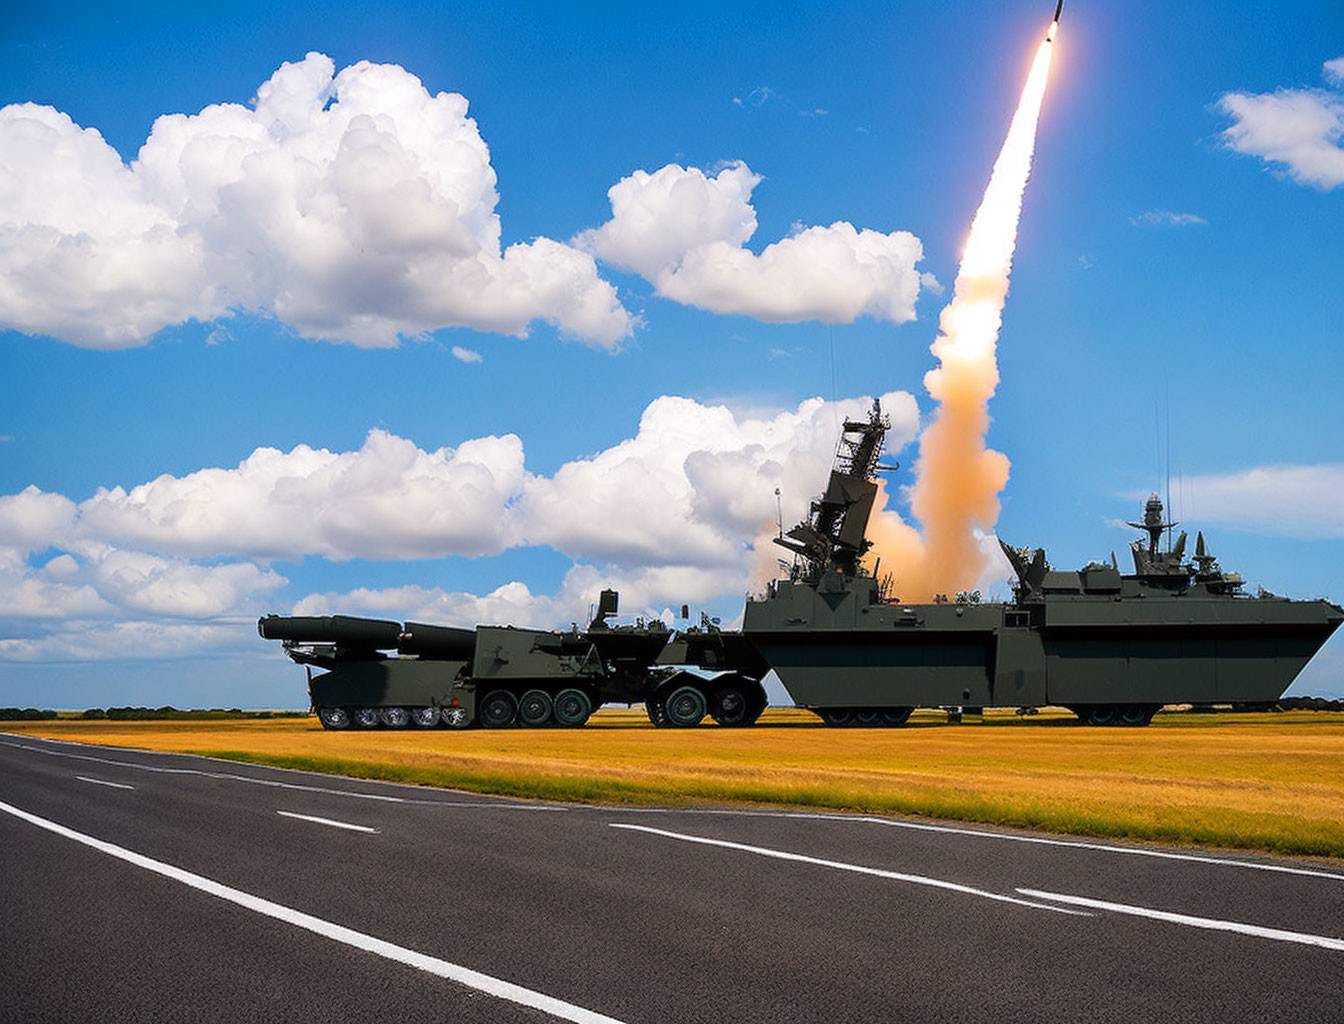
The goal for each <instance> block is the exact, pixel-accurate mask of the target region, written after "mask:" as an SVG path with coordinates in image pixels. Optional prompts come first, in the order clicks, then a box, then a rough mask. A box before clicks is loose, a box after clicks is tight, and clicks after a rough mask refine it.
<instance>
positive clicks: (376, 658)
mask: <svg viewBox="0 0 1344 1024" xmlns="http://www.w3.org/2000/svg"><path fill="white" fill-rule="evenodd" d="M889 427H890V422H889V421H888V420H887V419H886V417H885V416H883V414H882V410H881V407H880V406H879V405H878V403H876V402H874V403H873V408H872V411H871V412H870V414H869V415H868V417H867V419H863V420H852V421H846V422H845V424H844V429H843V431H842V433H841V436H840V440H839V443H838V445H837V449H836V455H835V461H834V465H833V467H832V470H831V475H830V479H829V481H828V483H827V486H826V490H825V492H824V493H823V494H822V495H821V496H820V497H819V498H818V499H817V500H815V501H813V502H812V504H811V507H810V509H809V513H808V516H807V518H805V519H804V520H803V521H802V522H800V523H799V524H798V525H796V526H794V527H793V528H792V529H790V530H789V531H788V532H787V533H784V532H783V531H782V530H781V535H780V536H779V537H778V538H776V540H775V543H777V544H779V545H781V546H782V547H784V548H785V549H787V550H788V551H790V552H791V553H792V554H793V560H792V563H791V564H790V565H787V566H786V568H787V576H786V577H785V578H782V579H777V580H774V581H772V582H771V583H770V584H769V586H768V587H767V589H766V591H765V593H764V594H763V595H760V596H758V597H755V598H752V597H749V598H748V599H747V603H746V609H745V612H744V615H743V626H742V630H741V631H740V632H733V631H726V630H721V629H720V628H719V627H718V624H717V622H715V621H713V620H711V619H708V618H706V617H704V616H702V617H701V622H700V625H698V626H695V627H692V628H689V629H683V630H680V631H679V632H677V633H673V632H672V631H671V630H669V629H668V628H667V626H666V625H664V624H663V623H662V622H661V621H659V620H652V621H648V622H645V621H643V620H636V622H635V623H634V624H633V625H623V626H612V625H610V624H608V622H607V621H606V620H607V618H608V617H609V616H612V615H615V614H616V612H617V604H618V601H617V595H616V594H615V592H614V591H603V593H602V597H601V600H600V602H599V606H598V611H597V614H596V616H595V617H594V618H593V620H592V621H591V622H590V623H589V625H588V627H587V628H586V629H583V630H580V629H579V628H578V626H577V625H575V626H573V627H572V628H571V629H570V630H568V631H547V630H533V629H515V628H513V627H511V626H478V627H477V628H475V629H459V628H454V627H448V626H432V625H426V624H424V623H418V622H407V623H405V624H404V625H402V624H401V623H398V622H391V621H386V620H381V619H362V618H352V617H349V616H340V615H336V616H329V617H318V618H304V617H282V616H276V615H272V616H268V617H266V618H263V619H261V620H260V622H259V623H258V630H259V632H260V633H261V635H262V636H263V637H265V638H267V639H272V640H281V641H283V642H284V645H285V649H286V651H287V653H288V654H289V656H290V657H291V658H292V659H293V660H294V661H296V662H298V663H299V664H302V665H305V666H307V667H308V671H309V687H308V688H309V694H310V696H311V698H312V703H313V707H314V708H315V709H316V710H317V712H318V715H319V717H320V718H321V720H322V724H323V725H325V726H327V727H328V728H332V729H341V728H346V727H348V726H349V725H351V724H352V723H353V724H354V725H356V726H358V727H361V728H372V727H374V726H377V725H382V726H385V727H388V728H405V727H407V726H409V725H414V726H419V727H422V728H428V727H432V726H435V725H438V724H440V723H442V724H445V725H448V726H452V727H458V728H460V727H465V726H469V725H474V724H479V725H482V726H486V727H489V728H499V727H503V726H508V725H515V724H518V725H526V726H541V725H564V726H577V725H582V724H583V723H584V722H586V721H587V720H588V716H589V715H590V714H591V713H592V711H593V710H594V709H595V708H597V707H599V706H600V705H602V704H604V703H609V702H620V703H627V704H629V703H643V704H644V706H645V709H646V710H647V712H648V715H649V718H650V719H651V720H652V721H653V722H654V724H655V725H660V726H679V727H689V726H695V725H698V724H700V722H701V721H702V720H703V719H704V718H705V717H706V716H707V715H708V716H710V717H712V718H713V719H714V720H715V721H717V722H719V723H720V724H721V725H750V724H752V723H754V722H755V721H756V719H757V717H758V716H759V715H760V713H761V711H762V710H763V709H764V707H765V703H766V696H765V690H764V688H763V687H762V685H761V682H760V680H761V679H762V678H764V676H765V675H766V673H767V672H768V671H769V670H771V669H773V670H774V671H775V672H776V673H778V675H779V679H780V681H781V682H782V683H783V685H784V688H785V690H787V691H788V694H789V696H790V697H791V698H792V699H793V701H794V702H795V703H796V704H797V705H799V706H800V707H804V708H808V709H810V710H812V711H814V712H816V714H818V715H819V716H820V717H821V718H822V720H823V721H825V722H826V723H827V724H829V725H837V726H839V725H901V724H903V723H904V722H905V721H906V720H907V719H908V718H909V716H910V713H911V712H912V711H913V709H914V708H916V707H942V708H949V709H952V708H985V707H1016V708H1019V709H1032V708H1037V707H1042V706H1045V705H1054V706H1061V707H1065V708H1068V709H1070V710H1072V711H1073V712H1074V713H1075V714H1077V715H1078V717H1079V718H1081V719H1082V720H1083V721H1084V722H1087V723H1089V724H1092V725H1112V724H1118V725H1147V724H1148V722H1149V721H1151V719H1152V717H1153V714H1154V712H1155V711H1156V710H1157V709H1158V708H1160V707H1161V706H1162V705H1164V704H1175V703H1191V704H1212V703H1231V704H1234V705H1243V706H1267V705H1271V704H1272V703H1273V702H1274V701H1275V700H1277V699H1278V697H1279V696H1280V695H1281V694H1282V693H1283V692H1284V690H1286V689H1287V688H1288V686H1289V684H1290V683H1291V682H1292V681H1293V679H1294V678H1295V677H1296V676H1297V674H1298V673H1299V672H1300V671H1301V670H1302V668H1303V666H1305V665H1306V663H1307V662H1308V661H1309V660H1310V659H1311V657H1312V655H1313V654H1315V653H1316V651H1317V650H1319V649H1320V647H1321V645H1322V644H1324V643H1325V641H1326V640H1327V639H1329V637H1330V635H1331V634H1332V633H1333V632H1334V631H1335V630H1336V629H1337V628H1338V627H1339V625H1340V623H1341V622H1344V609H1341V608H1340V607H1339V606H1338V605H1335V604H1332V603H1331V602H1329V601H1325V600H1315V601H1292V600H1288V599H1286V598H1281V597H1276V596H1274V595H1272V594H1268V593H1265V592H1263V591H1262V592H1261V593H1260V594H1258V595H1257V596H1251V595H1249V594H1246V593H1245V592H1244V590H1243V585H1242V580H1241V577H1240V576H1239V575H1237V574H1236V573H1227V572H1224V571H1223V570H1222V568H1221V567H1220V566H1219V564H1218V561H1217V559H1216V558H1214V557H1213V556H1212V555H1211V554H1210V553H1209V550H1208V547H1207V545H1206V544H1205V541H1204V535H1203V534H1202V533H1200V534H1199V535H1198V536H1197V538H1196V541H1195V550H1194V554H1193V557H1192V560H1191V561H1190V562H1186V561H1184V558H1185V547H1186V541H1187V536H1186V534H1185V533H1182V534H1181V535H1180V537H1179V538H1177V539H1176V540H1175V541H1174V542H1173V541H1172V538H1171V534H1172V531H1173V530H1174V528H1175V527H1176V526H1177V525H1179V524H1176V523H1171V522H1167V521H1165V516H1164V514H1163V507H1162V502H1161V500H1160V499H1159V498H1158V497H1157V496H1156V495H1153V496H1152V497H1150V498H1149V499H1148V502H1147V505H1146V506H1145V509H1144V518H1143V521H1142V522H1137V523H1132V524H1131V525H1132V526H1134V527H1136V528H1138V529H1140V530H1142V531H1143V532H1144V533H1145V534H1146V535H1147V536H1146V539H1144V540H1138V541H1135V542H1134V543H1133V544H1132V545H1131V547H1132V554H1133V559H1134V569H1135V571H1134V573H1133V574H1127V575H1122V574H1121V572H1120V569H1119V566H1118V564H1117V562H1116V559H1115V556H1114V554H1112V556H1111V561H1110V562H1109V563H1100V562H1093V563H1091V564H1089V565H1087V566H1085V567H1084V568H1082V569H1080V570H1077V571H1072V572H1063V571H1058V570H1055V569H1053V568H1051V566H1050V564H1049V562H1048V561H1047V560H1046V557H1045V551H1044V550H1043V549H1039V548H1037V549H1030V548H1020V549H1019V548H1012V547H1009V546H1008V545H1006V544H1002V542H1001V546H1002V548H1003V552H1004V554H1005V556H1006V557H1007V559H1008V561H1009V563H1010V564H1011V566H1012V568H1013V571H1014V573H1015V575H1016V582H1015V584H1014V585H1013V599H1012V600H1011V601H1007V602H1004V603H986V602H982V601H981V600H980V595H979V593H959V594H957V595H956V596H955V598H953V599H948V598H947V597H945V596H940V597H938V598H937V599H935V600H934V601H933V602H932V603H911V602H903V601H901V600H900V599H899V598H898V597H897V596H896V595H895V594H894V593H893V591H894V589H895V588H894V585H893V582H892V580H891V579H890V577H882V576H880V575H879V568H880V567H879V566H878V565H876V564H875V565H873V566H872V568H871V569H869V568H868V566H867V565H866V564H865V561H864V559H865V556H866V555H867V554H868V552H869V549H870V548H871V546H872V544H871V542H870V541H869V540H868V538H867V536H866V533H867V528H868V519H869V516H870V514H871V512H872V507H873V502H874V500H875V499H876V496H877V484H876V474H877V473H878V472H881V471H884V470H891V469H894V468H895V467H892V466H883V465H882V464H881V463H880V461H879V460H880V458H881V454H882V444H883V441H884V440H885V437H886V431H887V430H888V429H889ZM1164 535H1165V536H1166V539H1167V546H1166V550H1163V546H1162V539H1163V536H1164ZM682 617H683V618H686V617H687V609H686V608H685V606H683V610H682ZM314 666H316V667H317V668H320V669H324V670H325V671H324V672H323V673H322V674H320V675H317V676H314V675H312V668H313V667H314Z"/></svg>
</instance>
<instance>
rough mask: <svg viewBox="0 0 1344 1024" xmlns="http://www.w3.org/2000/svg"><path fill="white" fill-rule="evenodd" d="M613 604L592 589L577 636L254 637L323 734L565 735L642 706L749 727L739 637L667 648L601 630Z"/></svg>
mask: <svg viewBox="0 0 1344 1024" xmlns="http://www.w3.org/2000/svg"><path fill="white" fill-rule="evenodd" d="M617 605H618V596H617V594H616V593H615V591H610V590H607V591H603V593H602V596H601V600H600V602H599V606H598V612H597V615H596V617H595V618H594V619H593V621H592V622H591V623H589V625H588V627H587V628H586V629H583V630H580V629H579V628H578V627H577V626H575V627H574V628H572V629H570V630H567V631H555V630H536V629H515V628H514V627H512V626H478V627H476V628H475V629H461V628H456V627H451V626H434V625H428V624H426V623H421V622H407V623H405V624H404V625H403V624H402V623H399V622H393V621H389V620H384V619H366V618H358V617H354V616H348V615H332V616H318V617H305V616H281V615H268V616H266V617H265V618H262V619H260V620H259V621H258V622H257V631H258V633H260V634H261V636H262V638H263V639H267V640H280V641H282V642H283V644H284V648H285V652H286V653H287V654H288V655H289V657H290V658H291V659H292V660H293V661H295V662H296V663H298V664H300V665H304V666H305V667H306V668H307V669H308V694H309V697H310V699H311V701H312V706H313V708H314V710H315V711H316V712H317V714H318V717H319V719H320V720H321V722H322V724H323V725H324V726H326V727H327V728H328V729H345V728H349V727H350V726H352V725H353V726H355V727H357V728H364V729H371V728H375V727H379V726H381V727H384V728H391V729H404V728H408V727H419V728H426V729H428V728H433V727H435V726H438V725H440V724H442V725H446V726H449V727H451V728H465V727H467V726H471V725H482V726H485V727H487V728H502V727H505V726H511V725H523V726H546V725H557V726H571V727H573V726H581V725H583V724H584V723H585V722H587V720H588V717H589V715H590V714H592V712H593V711H594V710H595V709H596V708H598V707H600V706H601V705H603V704H606V703H613V702H616V703H626V704H634V703H643V704H644V706H645V708H646V709H647V710H648V713H649V717H650V718H651V719H652V720H653V721H654V723H655V724H657V725H668V726H680V727H690V726H695V725H699V724H700V722H701V721H702V720H703V719H704V718H706V717H707V716H708V717H712V718H713V719H714V720H715V721H717V722H719V724H721V725H750V724H752V723H753V722H755V721H756V718H757V717H758V716H759V715H760V713H761V711H762V710H763V709H764V707H765V691H764V689H763V688H762V687H761V684H760V682H759V675H757V676H755V677H751V676H746V675H743V674H742V673H741V672H740V671H739V670H738V668H739V666H740V665H743V664H750V663H751V661H752V659H751V658H750V656H748V655H743V654H742V653H741V651H740V650H739V648H740V647H741V646H742V639H741V637H740V635H737V634H723V633H721V631H719V630H718V629H717V627H716V626H714V625H713V624H711V623H710V622H709V621H708V620H706V621H705V622H704V623H702V626H700V627H697V628H695V629H692V630H687V631H686V633H685V634H684V635H682V636H681V637H680V638H679V639H678V640H677V641H676V642H675V643H670V641H672V638H673V634H672V632H671V631H670V630H669V629H668V628H667V627H666V626H665V625H664V624H663V623H662V622H661V621H659V620H657V619H655V620H652V621H649V622H644V621H642V620H636V622H635V623H634V624H633V625H623V626H612V625H609V624H608V623H607V621H606V620H607V618H608V617H609V616H611V615H614V614H616V612H617ZM725 650H726V651H727V652H728V653H725ZM314 668H316V669H319V670H320V671H319V674H316V675H314V674H313V671H312V670H313V669H314Z"/></svg>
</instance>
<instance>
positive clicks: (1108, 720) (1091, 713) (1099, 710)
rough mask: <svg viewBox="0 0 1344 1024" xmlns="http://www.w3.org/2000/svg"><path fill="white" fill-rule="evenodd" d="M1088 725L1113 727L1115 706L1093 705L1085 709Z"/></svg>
mask: <svg viewBox="0 0 1344 1024" xmlns="http://www.w3.org/2000/svg"><path fill="white" fill-rule="evenodd" d="M1085 721H1086V722H1087V724H1088V725H1114V724H1115V705H1114V704H1093V705H1092V706H1091V707H1090V708H1088V709H1087V718H1086V719H1085Z"/></svg>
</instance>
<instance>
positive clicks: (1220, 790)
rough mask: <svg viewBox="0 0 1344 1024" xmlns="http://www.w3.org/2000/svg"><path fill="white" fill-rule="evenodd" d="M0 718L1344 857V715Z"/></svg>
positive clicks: (380, 765)
mask: <svg viewBox="0 0 1344 1024" xmlns="http://www.w3.org/2000/svg"><path fill="white" fill-rule="evenodd" d="M0 731H5V732H13V733H26V734H31V735H40V736H48V737H51V738H55V739H63V740H75V741H78V742H81V743H95V744H109V745H114V746H127V747H138V748H143V749H150V750H168V751H180V752H188V753H196V754H208V755H211V756H215V757H223V758H229V759H233V760H240V761H251V762H257V763H265V764H272V765H280V766H284V767H291V768H304V769H311V770H316V771H322V772H330V773H336V774H342V775H350V776H355V777H359V778H372V779H390V780H396V781H400V782H410V783H419V784H423V785H433V786H451V787H455V788H459V789H466V790H474V791H478V792H485V793H500V794H507V795H512V796H520V797H534V798H543V799H556V800H570V801H582V802H601V803H618V804H621V803H623V804H647V803H672V804H707V803H713V804H763V805H772V806H784V807H805V808H813V809H828V810H837V811H863V812H870V813H884V814H886V813H898V814H912V815H923V816H929V817H936V818H952V819H957V820H961V821H972V822H985V823H992V824H999V825H1015V826H1025V827H1030V828H1040V829H1048V830H1051V831H1057V832H1068V833H1073V834H1077V835H1091V836H1111V837H1125V838H1131V839H1146V840H1157V841H1161V842H1169V843H1179V844H1191V845H1200V846H1218V847H1227V848H1232V849H1243V850H1262V851H1270V852H1275V853H1285V854H1296V855H1309V856H1321V857H1344V715H1332V714H1327V713H1317V712H1310V711H1290V712H1284V713H1275V714H1238V715H1228V714H1223V715H1193V714H1183V715H1164V716H1159V717H1158V718H1157V720H1156V721H1154V723H1153V724H1152V725H1151V726H1150V727H1148V728H1146V729H1125V728H1111V729H1106V728H1101V729H1098V728H1087V727H1083V726H1079V725H1076V724H1074V719H1073V718H1072V716H1066V715H1064V714H1062V713H1061V714H1060V715H1059V716H1054V717H1052V716H1051V715H1049V714H1048V713H1047V714H1043V715H1040V716H1038V717H1035V718H1030V719H1026V720H1019V719H1017V718H1016V717H1015V716H1014V715H1012V714H1011V713H1004V714H1002V715H999V714H995V713H993V712H991V713H990V714H989V715H987V716H985V718H984V720H983V721H980V720H970V719H968V724H963V725H960V726H954V725H948V724H946V722H945V718H944V716H943V715H941V714H938V713H935V712H917V713H916V714H915V716H914V717H913V718H912V719H911V722H910V724H909V725H908V726H906V727H905V728H901V729H830V728H826V727H824V726H821V725H820V724H819V723H818V722H817V720H816V719H815V718H814V717H813V716H812V715H810V714H808V713H806V712H801V711H795V710H769V711H767V712H766V714H765V715H764V716H763V717H762V719H761V722H760V723H759V724H758V725H757V726H756V727H755V728H751V729H722V728H717V727H713V726H709V727H705V728H700V729H691V730H677V729H654V728H653V727H652V726H651V725H650V724H649V722H648V720H647V719H646V718H645V717H644V714H643V712H642V711H640V710H639V709H638V708H635V709H634V710H623V709H606V710H603V711H601V712H599V713H598V714H596V715H594V716H593V719H592V720H591V721H590V722H589V724H588V726H587V727H586V728H584V729H535V730H521V729H505V730H481V729H474V730H468V731H463V732H456V731H448V730H434V731H429V732H421V731H418V730H407V731H402V732H390V731H382V730H378V731H374V732H357V731H347V732H327V731H325V730H323V729H322V728H321V726H320V725H319V724H318V722H317V720H316V719H315V718H306V719H304V718H297V719H274V720H261V721H256V720H236V721H207V722H191V721H188V722H181V721H179V722H111V721H109V722H99V721H80V720H72V719H67V720H61V721H54V722H4V723H0Z"/></svg>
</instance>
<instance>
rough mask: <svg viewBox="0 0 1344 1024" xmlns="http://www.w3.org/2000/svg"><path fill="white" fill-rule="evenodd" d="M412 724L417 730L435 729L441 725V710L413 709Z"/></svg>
mask: <svg viewBox="0 0 1344 1024" xmlns="http://www.w3.org/2000/svg"><path fill="white" fill-rule="evenodd" d="M411 723H412V724H413V725H414V726H415V727H416V728H417V729H433V728H434V726H436V725H438V724H439V709H438V708H411Z"/></svg>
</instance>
